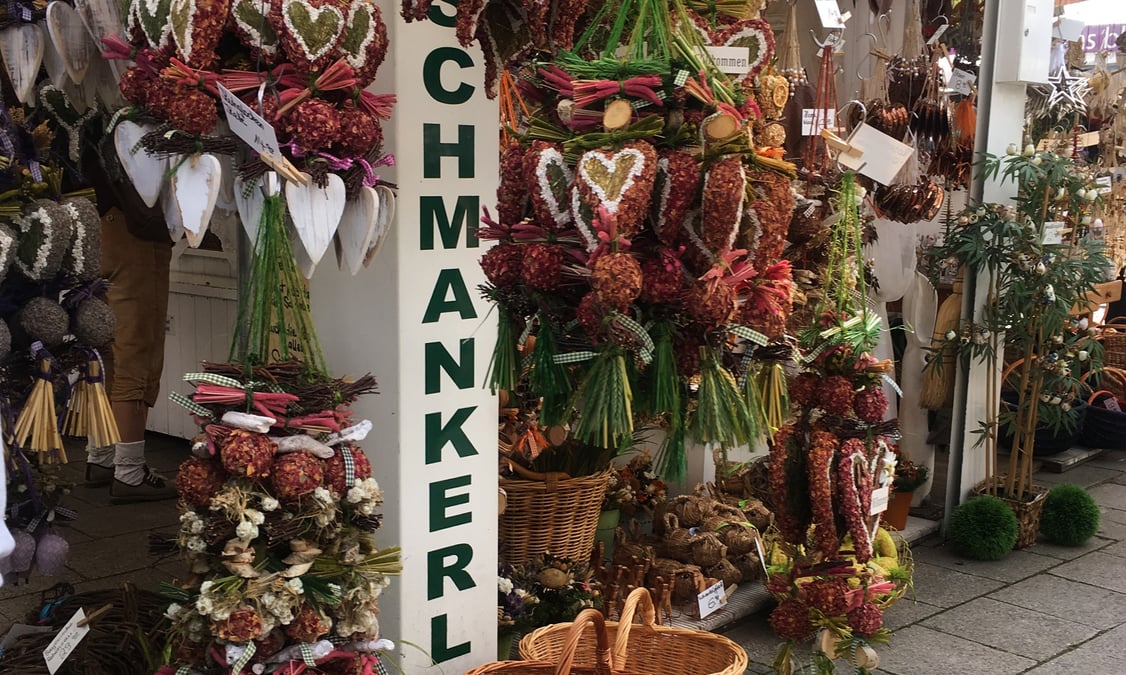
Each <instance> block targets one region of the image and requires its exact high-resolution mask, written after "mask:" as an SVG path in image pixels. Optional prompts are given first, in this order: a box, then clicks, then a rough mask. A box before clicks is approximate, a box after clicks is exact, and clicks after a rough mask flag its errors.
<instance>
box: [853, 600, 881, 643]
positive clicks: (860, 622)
mask: <svg viewBox="0 0 1126 675" xmlns="http://www.w3.org/2000/svg"><path fill="white" fill-rule="evenodd" d="M848 625H849V626H851V627H852V632H853V633H856V634H857V635H859V636H861V637H872V636H873V635H875V634H876V631H878V630H880V628H882V627H883V625H884V613H883V611H881V610H880V608H879V607H877V606H876V605H875V604H873V603H871V602H866V603H864V604H862V605H858V606H857V607H855V608H853V609H852V610H850V611H849V613H848Z"/></svg>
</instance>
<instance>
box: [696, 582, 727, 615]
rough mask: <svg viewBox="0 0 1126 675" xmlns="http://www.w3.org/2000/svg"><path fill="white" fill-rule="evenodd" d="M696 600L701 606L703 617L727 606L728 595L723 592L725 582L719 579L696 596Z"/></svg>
mask: <svg viewBox="0 0 1126 675" xmlns="http://www.w3.org/2000/svg"><path fill="white" fill-rule="evenodd" d="M696 602H697V603H698V604H699V606H700V618H701V619H703V618H706V617H708V616H710V615H711V614H715V613H716V612H718V611H719V610H721V609H723V608H724V607H726V606H727V596H726V595H725V594H724V592H723V582H722V581H717V582H715V583H714V584H712V585H711V586H709V587H708V588H707V590H705V591H704V592H703V593H701V594H699V595H698V596H696Z"/></svg>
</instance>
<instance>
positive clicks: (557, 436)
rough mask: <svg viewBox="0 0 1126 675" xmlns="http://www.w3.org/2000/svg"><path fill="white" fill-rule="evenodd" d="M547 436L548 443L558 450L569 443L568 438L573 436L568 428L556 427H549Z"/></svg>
mask: <svg viewBox="0 0 1126 675" xmlns="http://www.w3.org/2000/svg"><path fill="white" fill-rule="evenodd" d="M546 435H547V440H548V442H549V443H551V444H552V445H553V446H555V447H557V448H558V447H559V446H561V445H563V444H564V443H566V442H567V437H569V436H570V435H571V432H570V431H568V430H567V427H564V426H554V427H548V429H547V434H546Z"/></svg>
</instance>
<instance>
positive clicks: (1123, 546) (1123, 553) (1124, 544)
mask: <svg viewBox="0 0 1126 675" xmlns="http://www.w3.org/2000/svg"><path fill="white" fill-rule="evenodd" d="M1102 552H1103V553H1109V554H1110V555H1116V556H1119V557H1122V558H1126V541H1120V542H1118V543H1117V544H1111V545H1110V546H1107V547H1106V548H1104V549H1102Z"/></svg>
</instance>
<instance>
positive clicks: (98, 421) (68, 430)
mask: <svg viewBox="0 0 1126 675" xmlns="http://www.w3.org/2000/svg"><path fill="white" fill-rule="evenodd" d="M63 433H64V434H66V435H67V436H85V437H86V438H87V439H88V440H89V444H90V447H94V448H105V447H109V446H112V445H114V444H116V443H120V442H121V434H120V433H119V432H118V430H117V422H116V420H114V417H113V410H112V409H111V408H110V403H109V397H108V396H106V385H105V377H104V375H103V371H102V362H101V361H100V360H99V359H98V358H97V357H96V356H95V357H93V358H91V359H90V360H89V361H87V363H86V369H85V372H84V373H83V375H82V379H80V380H79V381H78V383H77V384H75V386H74V393H73V394H72V395H71V397H70V403H69V405H67V411H66V420H65V422H64V424H63Z"/></svg>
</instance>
